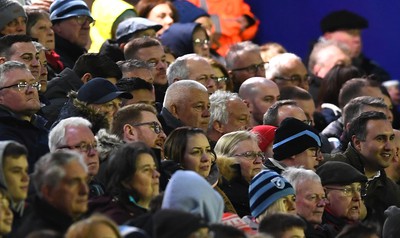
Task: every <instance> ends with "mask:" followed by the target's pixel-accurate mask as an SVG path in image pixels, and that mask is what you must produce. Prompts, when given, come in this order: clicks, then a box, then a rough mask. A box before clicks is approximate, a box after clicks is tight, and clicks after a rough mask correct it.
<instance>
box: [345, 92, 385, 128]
mask: <svg viewBox="0 0 400 238" xmlns="http://www.w3.org/2000/svg"><path fill="white" fill-rule="evenodd" d="M366 106H369V107H375V108H382V109H386V108H387V105H386V104H385V101H384V100H383V99H382V98H375V97H370V96H361V97H356V98H353V99H352V100H351V101H350V102H348V103H347V104H346V106H345V107H344V108H343V113H342V115H343V125H347V123H349V122H351V121H352V120H353V119H354V118H356V117H358V116H359V115H360V114H361V113H362V111H363V110H364V107H366Z"/></svg>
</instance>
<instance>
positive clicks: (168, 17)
mask: <svg viewBox="0 0 400 238" xmlns="http://www.w3.org/2000/svg"><path fill="white" fill-rule="evenodd" d="M164 22H165V23H166V25H168V26H170V25H172V23H174V19H172V17H171V16H166V17H165V18H164Z"/></svg>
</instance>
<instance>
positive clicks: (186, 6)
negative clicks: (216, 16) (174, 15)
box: [172, 0, 210, 23]
mask: <svg viewBox="0 0 400 238" xmlns="http://www.w3.org/2000/svg"><path fill="white" fill-rule="evenodd" d="M172 3H173V4H174V6H175V8H176V10H177V12H178V16H179V19H178V20H179V21H178V22H181V23H187V22H194V21H196V20H197V18H199V17H203V16H208V17H209V16H210V15H209V14H208V13H207V12H206V11H204V10H203V9H202V8H199V7H197V6H196V5H194V4H193V3H191V2H188V1H182V0H179V1H173V2H172Z"/></svg>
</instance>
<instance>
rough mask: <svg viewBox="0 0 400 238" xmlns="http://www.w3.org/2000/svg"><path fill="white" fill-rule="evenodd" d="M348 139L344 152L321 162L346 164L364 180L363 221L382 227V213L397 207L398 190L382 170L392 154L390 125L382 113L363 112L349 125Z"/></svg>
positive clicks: (398, 201)
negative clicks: (365, 189) (375, 223)
mask: <svg viewBox="0 0 400 238" xmlns="http://www.w3.org/2000/svg"><path fill="white" fill-rule="evenodd" d="M348 136H349V138H351V142H350V144H349V146H348V148H347V149H346V151H345V152H343V153H337V154H332V155H331V156H326V158H325V159H327V160H334V161H342V162H345V163H348V164H350V165H351V166H353V167H355V168H356V169H357V170H358V171H359V172H360V173H362V174H364V175H365V176H366V177H367V178H368V181H369V182H368V190H367V195H366V196H365V205H366V207H367V209H368V215H367V218H366V219H367V220H368V221H371V222H378V223H379V224H380V225H383V222H384V220H385V218H384V215H383V212H384V211H385V210H386V209H387V208H388V207H389V206H391V205H395V206H400V190H399V187H398V186H397V185H396V184H395V183H394V182H393V181H392V180H390V179H389V178H388V177H387V176H386V173H385V170H384V169H385V168H387V167H388V166H389V164H390V163H391V160H392V159H393V157H394V156H395V153H396V146H395V144H394V138H395V136H394V132H393V128H392V125H391V123H390V121H389V120H387V117H386V116H385V114H384V113H382V112H376V111H369V112H363V113H361V115H360V116H358V117H357V118H355V119H353V120H352V121H351V122H350V124H349V126H348ZM329 157H330V158H329Z"/></svg>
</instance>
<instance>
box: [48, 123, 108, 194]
mask: <svg viewBox="0 0 400 238" xmlns="http://www.w3.org/2000/svg"><path fill="white" fill-rule="evenodd" d="M91 127H92V124H91V123H90V122H89V121H88V120H86V119H84V118H82V117H70V118H67V119H64V120H61V121H60V122H59V123H58V124H57V125H56V126H55V127H53V128H52V129H51V131H50V133H49V148H50V152H56V151H58V150H62V149H68V150H73V151H76V152H78V153H79V154H81V155H82V157H83V160H84V162H85V164H86V166H87V172H88V177H89V178H88V181H87V182H88V185H89V190H90V192H89V197H94V196H99V195H102V194H103V193H104V189H103V186H102V185H101V184H100V183H99V182H97V179H96V175H97V173H98V172H99V166H100V161H99V154H98V152H97V142H96V138H95V137H94V134H93V132H92V130H91Z"/></svg>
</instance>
